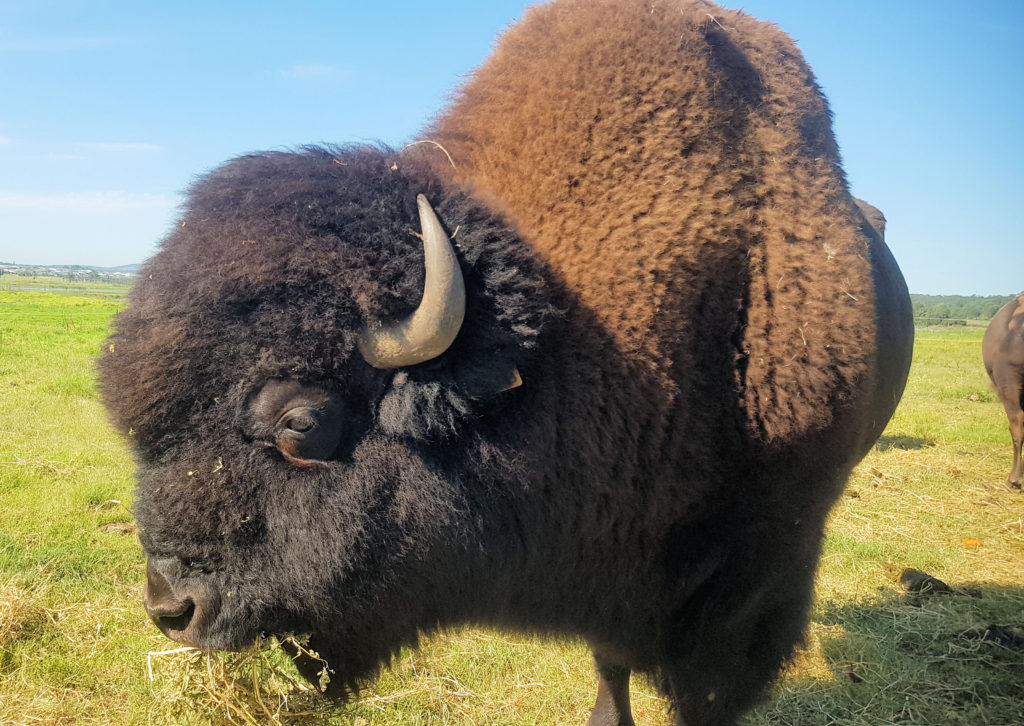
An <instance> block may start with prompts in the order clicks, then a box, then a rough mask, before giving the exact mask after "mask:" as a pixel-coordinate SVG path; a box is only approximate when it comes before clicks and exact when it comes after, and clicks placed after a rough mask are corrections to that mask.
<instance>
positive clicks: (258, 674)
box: [146, 637, 327, 726]
mask: <svg viewBox="0 0 1024 726" xmlns="http://www.w3.org/2000/svg"><path fill="white" fill-rule="evenodd" d="M285 641H286V642H288V643H290V644H291V645H292V646H293V647H294V648H295V649H296V650H301V651H303V652H305V653H307V654H310V655H313V656H314V657H315V654H314V653H312V652H311V651H309V650H307V649H306V648H305V646H304V645H303V644H302V643H301V642H300V641H299V640H298V639H296V638H293V637H289V638H286V639H285ZM146 670H147V674H148V680H149V683H150V685H151V687H152V689H153V696H154V699H153V703H154V706H153V709H152V710H151V712H150V716H151V718H152V719H154V720H155V721H156V722H162V723H207V722H209V723H220V722H224V721H227V722H231V723H240V724H251V725H252V726H257V725H262V724H275V725H276V724H296V723H308V721H309V719H310V718H312V717H316V716H317V713H316V712H315V711H314V710H310V709H311V708H315V706H316V704H315V703H314V702H313V698H312V697H313V696H315V690H314V688H313V687H311V686H309V685H308V684H307V683H305V682H304V681H303V680H302V679H301V678H300V677H299V676H298V675H297V674H296V672H295V670H294V668H291V667H290V665H289V663H288V657H287V656H286V655H285V654H284V653H283V652H282V642H281V641H278V640H277V639H274V640H271V641H269V642H267V643H263V644H260V645H254V646H253V647H252V648H249V649H247V650H245V651H242V652H240V653H209V652H203V651H200V650H197V649H195V648H188V647H186V648H171V649H164V650H156V651H151V652H149V653H147V654H146ZM323 678H324V681H323V684H324V685H326V680H327V674H326V672H325V673H324V675H323Z"/></svg>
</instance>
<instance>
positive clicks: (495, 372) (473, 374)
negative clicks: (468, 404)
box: [455, 361, 523, 400]
mask: <svg viewBox="0 0 1024 726" xmlns="http://www.w3.org/2000/svg"><path fill="white" fill-rule="evenodd" d="M468 368H470V367H469V366H458V365H456V368H455V379H456V380H457V381H458V384H459V387H460V388H462V390H464V391H465V392H466V395H467V396H469V397H470V398H472V399H475V400H484V399H487V398H490V397H491V396H495V395H497V394H499V393H504V392H505V391H511V390H512V389H513V388H519V387H520V386H521V385H523V378H522V376H520V375H519V369H518V368H516V367H515V365H513V364H512V363H508V362H503V361H492V362H491V364H489V365H488V366H487V367H485V368H479V367H473V369H472V370H466V369H468Z"/></svg>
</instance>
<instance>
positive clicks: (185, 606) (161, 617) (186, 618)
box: [149, 600, 196, 633]
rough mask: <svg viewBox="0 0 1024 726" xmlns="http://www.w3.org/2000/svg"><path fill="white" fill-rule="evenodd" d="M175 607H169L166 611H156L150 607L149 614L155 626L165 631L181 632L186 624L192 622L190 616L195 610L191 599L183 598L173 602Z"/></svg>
mask: <svg viewBox="0 0 1024 726" xmlns="http://www.w3.org/2000/svg"><path fill="white" fill-rule="evenodd" d="M175 605H176V607H175V608H169V609H168V611H167V612H165V613H163V612H157V611H156V610H153V609H151V610H150V611H149V616H150V617H151V618H153V622H155V623H156V624H157V627H159V628H160V630H162V631H164V632H165V633H166V632H168V631H178V632H181V631H183V630H185V629H186V628H187V627H188V624H189V623H190V622H192V616H193V615H194V614H195V612H196V605H195V603H194V602H192V601H191V600H184V601H182V602H181V603H175Z"/></svg>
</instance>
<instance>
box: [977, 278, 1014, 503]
mask: <svg viewBox="0 0 1024 726" xmlns="http://www.w3.org/2000/svg"><path fill="white" fill-rule="evenodd" d="M981 356H982V359H983V360H984V362H985V370H986V371H988V377H989V378H990V379H991V381H992V385H993V386H994V387H995V389H996V393H998V394H999V399H1000V400H1001V401H1002V402H1003V408H1005V409H1006V418H1008V419H1009V420H1010V438H1012V439H1013V467H1012V468H1011V469H1010V476H1009V477H1007V479H1006V486H1007V487H1009V488H1010V489H1020V488H1021V487H1024V460H1022V458H1021V446H1022V444H1024V294H1021V295H1020V296H1018V297H1017V298H1015V299H1013V300H1011V301H1010V302H1008V303H1006V305H1004V306H1003V307H1001V308H1000V309H999V312H997V313H996V314H995V317H993V318H992V322H990V323H989V324H988V328H986V329H985V337H984V338H982V340H981Z"/></svg>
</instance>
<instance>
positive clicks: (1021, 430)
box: [1004, 386, 1024, 489]
mask: <svg viewBox="0 0 1024 726" xmlns="http://www.w3.org/2000/svg"><path fill="white" fill-rule="evenodd" d="M1004 401H1005V407H1006V417H1007V418H1009V419H1010V437H1011V438H1012V439H1013V468H1011V469H1010V476H1009V478H1008V479H1007V480H1006V486H1007V487H1009V488H1010V489H1021V488H1024V459H1022V458H1021V446H1022V445H1024V386H1022V387H1021V388H1019V389H1018V390H1017V398H1016V405H1014V402H1013V401H1012V400H1011V399H1009V398H1006V399H1004Z"/></svg>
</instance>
